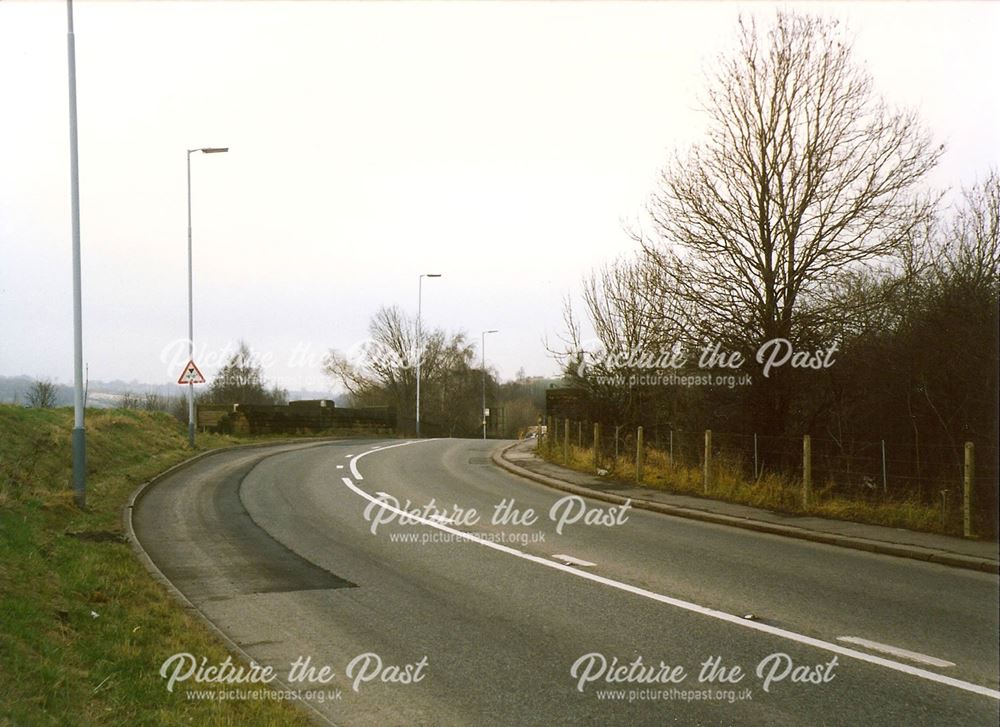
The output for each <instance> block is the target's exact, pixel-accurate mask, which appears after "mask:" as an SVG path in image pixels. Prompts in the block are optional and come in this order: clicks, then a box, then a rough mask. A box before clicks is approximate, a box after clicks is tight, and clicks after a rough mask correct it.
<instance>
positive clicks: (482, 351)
mask: <svg viewBox="0 0 1000 727" xmlns="http://www.w3.org/2000/svg"><path fill="white" fill-rule="evenodd" d="M498 332H499V331H497V330H496V329H495V328H494V329H492V330H489V331H483V345H482V346H481V347H480V350H481V353H482V356H483V439H486V334H487V333H498Z"/></svg>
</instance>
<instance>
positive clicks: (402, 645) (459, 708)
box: [133, 439, 1000, 725]
mask: <svg viewBox="0 0 1000 727" xmlns="http://www.w3.org/2000/svg"><path fill="white" fill-rule="evenodd" d="M496 447H497V443H496V442H488V443H487V442H483V441H480V440H450V439H449V440H423V441H420V442H399V441H382V442H378V441H364V442H362V441H356V440H355V441H344V442H335V443H330V444H327V445H323V446H315V445H313V446H306V447H302V446H295V447H291V446H288V445H284V446H279V447H273V448H267V449H262V450H235V451H229V452H223V453H219V454H216V455H212V456H209V457H206V458H203V459H202V460H199V461H198V462H197V463H195V464H194V465H192V466H191V467H189V468H187V469H184V470H181V471H178V472H177V473H175V474H173V475H171V476H169V477H168V478H166V479H164V480H162V481H160V482H159V483H158V484H156V485H155V486H153V487H152V488H150V489H149V490H148V491H147V492H146V493H145V494H144V496H143V497H142V498H141V499H140V500H139V501H138V502H137V504H136V505H135V508H134V510H133V522H134V528H135V533H136V537H137V540H138V542H139V543H140V544H141V546H142V548H144V549H145V551H146V552H147V553H148V555H149V558H150V559H151V560H152V562H153V563H154V564H155V565H156V567H157V568H158V569H159V570H160V571H161V572H162V573H163V575H164V576H165V577H166V578H167V579H168V580H169V581H170V582H171V583H172V584H173V585H174V586H175V587H176V588H177V589H178V590H179V591H180V592H181V593H182V594H184V596H185V597H186V598H187V599H188V600H189V601H190V602H191V603H192V604H193V605H194V606H195V607H196V608H197V609H198V610H199V611H200V612H201V613H202V614H203V615H204V616H205V617H206V618H207V619H209V620H210V621H211V622H212V623H213V624H215V625H216V626H217V627H218V628H219V629H220V630H221V631H222V632H223V633H224V634H225V635H226V636H228V637H229V638H230V639H231V640H232V641H233V642H235V643H236V644H237V645H238V646H239V647H240V648H241V649H242V650H243V651H244V652H245V653H246V654H248V655H249V656H250V657H251V658H252V659H254V660H255V661H256V662H258V663H259V664H261V665H270V666H272V667H273V668H274V669H275V671H276V672H277V673H278V674H279V675H280V676H281V678H282V679H284V677H285V675H287V674H288V671H289V666H290V665H291V664H293V663H294V662H296V660H299V663H300V664H302V663H303V660H304V659H305V658H307V657H308V658H309V660H310V661H309V666H313V667H316V668H317V670H318V668H319V667H321V666H324V665H326V666H329V667H330V668H331V669H332V671H333V675H332V676H330V675H327V678H328V683H327V684H325V685H322V684H320V682H319V681H314V682H311V683H310V682H308V681H306V682H300V683H298V684H295V685H294V686H296V687H297V688H300V689H303V690H310V692H311V693H310V694H308V695H305V696H309V697H311V700H310V701H309V705H310V709H312V710H313V711H312V716H313V718H314V719H316V720H318V721H323V720H327V721H329V722H331V723H335V724H344V725H368V724H371V725H387V724H399V725H414V724H426V725H452V724H454V725H470V724H481V725H494V724H496V725H528V724H538V725H549V724H594V725H609V724H612V725H613V724H621V725H632V724H650V725H664V724H668V725H669V724H676V725H730V724H732V725H765V724H768V725H770V724H775V725H776V724H781V725H799V724H801V725H814V724H829V725H841V724H843V725H858V724H867V725H883V724H884V725H894V724H901V725H903V724H905V725H912V724H927V725H938V724H940V725H958V724H961V725H994V724H997V723H998V722H1000V717H998V704H1000V701H998V700H1000V692H998V691H997V690H998V687H1000V676H998V675H1000V663H998V645H997V636H998V633H1000V624H998V612H997V608H998V603H1000V598H998V579H997V577H996V576H993V575H988V574H983V573H976V572H973V571H966V570H958V569H951V568H947V567H944V566H940V565H934V564H930V563H924V562H919V561H911V560H904V559H898V558H892V557H888V556H880V555H874V554H870V553H864V552H859V551H852V550H843V549H838V548H836V547H832V546H825V545H819V544H813V543H809V542H805V541H798V540H789V539H784V538H780V537H777V536H771V535H765V534H759V533H753V532H750V531H745V530H735V529H730V528H726V527H722V526H717V525H711V524H707V523H701V522H697V521H690V520H683V519H678V518H672V517H668V516H664V515H659V514H656V513H650V512H642V511H617V512H616V511H613V510H612V511H609V506H607V505H606V504H603V503H598V502H596V501H594V502H584V501H580V500H566V499H565V498H566V495H565V493H561V492H555V491H553V490H550V489H548V488H545V487H543V486H540V485H536V484H534V483H532V482H529V481H527V480H523V479H521V478H519V477H516V476H514V475H511V474H508V473H506V472H504V471H502V470H500V469H498V468H496V467H495V466H493V465H492V464H491V463H490V459H489V456H490V453H491V452H492V451H493V450H494V449H495V448H496ZM554 506H555V507H556V509H555V510H554V511H553V510H552V508H553V507H554ZM498 508H500V509H499V510H498ZM415 510H418V511H419V512H418V513H417V514H415V515H414V516H413V517H410V518H406V517H404V516H403V514H402V512H401V511H403V512H408V513H413V512H414V511H415ZM529 510H531V511H533V513H534V515H535V517H536V519H535V521H534V522H524V518H525V514H526V513H527V512H528V511H529ZM560 519H561V520H562V521H563V522H562V526H561V527H559V521H560ZM528 520H530V517H529V518H528ZM586 521H590V523H589V524H588V523H587V522H586ZM373 530H374V532H373ZM557 530H558V531H561V532H558V531H557ZM747 616H750V618H745V617H747ZM364 655H369V656H364ZM376 655H377V656H376ZM168 656H169V655H164V658H165V659H166V658H167V657H168ZM615 659H617V662H615V661H614V660H615ZM637 660H640V661H638V662H637ZM714 660H717V661H714ZM352 662H353V663H352ZM706 662H709V666H717V667H719V668H716V669H715V670H714V672H715V673H714V681H712V680H709V679H708V678H706V679H704V680H702V679H700V677H701V676H703V674H702V672H703V671H705V672H707V671H708V669H707V668H706V669H704V670H703V664H705V663H706ZM379 666H381V669H380V668H379ZM155 667H156V668H157V669H158V668H159V665H155ZM733 667H740V668H741V669H742V672H743V674H742V676H740V675H739V674H738V673H735V672H734V671H732V669H733ZM758 669H759V670H760V672H759V673H758ZM768 675H770V676H771V679H770V681H769V682H768ZM313 676H314V677H318V676H319V674H318V671H316V672H313ZM671 678H672V679H673V681H672V682H670V681H668V680H669V679H671ZM795 678H798V679H799V681H797V682H796V681H793V679H795ZM726 679H729V680H732V682H733V683H728V682H727V681H723V680H726ZM810 680H812V681H818V682H819V683H812V681H810ZM189 681H190V680H189ZM285 682H286V683H287V682H288V680H285ZM405 682H409V683H405ZM766 682H767V683H766ZM765 683H766V686H767V689H765ZM274 686H277V685H274ZM320 686H322V688H323V689H324V690H325V691H324V692H323V693H322V694H320V693H319V687H320ZM191 688H195V689H199V688H205V687H204V686H194V685H191ZM303 715H304V716H305V715H307V713H306V712H305V711H304V712H303Z"/></svg>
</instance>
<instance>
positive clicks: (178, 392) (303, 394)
mask: <svg viewBox="0 0 1000 727" xmlns="http://www.w3.org/2000/svg"><path fill="white" fill-rule="evenodd" d="M34 383H35V379H34V378H32V377H30V376H0V403H3V404H22V405H23V404H24V403H25V402H26V401H27V398H28V391H29V390H30V389H31V386H32V384H34ZM55 387H56V406H72V405H73V387H72V386H67V385H66V384H55ZM147 393H148V394H158V395H159V396H163V397H171V396H182V395H184V388H183V387H181V386H178V385H177V384H146V383H143V382H140V381H121V380H115V381H91V382H89V383H88V385H87V407H88V408H93V409H114V408H115V407H116V406H118V402H119V401H120V400H121V397H122V395H124V394H139V395H143V394H147ZM288 399H289V401H294V400H296V399H333V400H334V401H335V402H336V403H337V406H346V404H347V397H346V396H344V395H332V394H331V393H330V392H329V391H310V390H308V389H297V390H295V391H289V392H288Z"/></svg>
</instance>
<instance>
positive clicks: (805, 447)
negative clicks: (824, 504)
mask: <svg viewBox="0 0 1000 727" xmlns="http://www.w3.org/2000/svg"><path fill="white" fill-rule="evenodd" d="M811 501H812V440H811V439H810V438H809V435H808V434H805V435H803V436H802V507H809V503H810V502H811Z"/></svg>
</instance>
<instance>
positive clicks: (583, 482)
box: [493, 439, 1000, 573]
mask: <svg viewBox="0 0 1000 727" xmlns="http://www.w3.org/2000/svg"><path fill="white" fill-rule="evenodd" d="M493 462H494V463H495V464H497V465H498V466H500V467H502V468H503V469H505V470H507V471H508V472H511V473H513V474H516V475H520V476H521V477H526V478H527V479H530V480H534V481H535V482H538V483H540V484H543V485H548V486H549V487H553V488H555V489H558V490H563V491H565V492H571V493H573V494H576V495H581V496H585V497H591V498H594V499H597V500H603V501H605V502H610V503H613V504H616V505H620V504H622V503H623V502H625V501H626V500H631V506H632V507H633V508H636V509H639V510H652V511H655V512H660V513H664V514H666V515H673V516H675V517H684V518H689V519H694V520H702V521H705V522H711V523H717V524H720V525H730V526H733V527H738V528H744V529H746V530H755V531H757V532H762V533H771V534H773V535H782V536H785V537H790V538H799V539H802V540H811V541H813V542H816V543H826V544H828V545H837V546H840V547H844V548H854V549H855V550H866V551H869V552H872V553H882V554H884V555H895V556H899V557H902V558H913V559H916V560H924V561H929V562H932V563H940V564H942V565H948V566H953V567H957V568H968V569H970V570H978V571H983V572H986V573H1000V548H998V544H997V543H996V542H990V541H982V540H970V539H965V538H958V537H953V536H950V535H937V534H935V533H920V532H916V531H912V530H904V529H902V528H890V527H885V526H882V525H868V524H865V523H855V522H849V521H846V520H834V519H830V518H822V517H815V516H812V515H792V514H788V513H780V512H772V511H770V510H764V509H762V508H757V507H751V506H749V505H740V504H737V503H731V502H722V501H719V500H711V499H708V498H702V497H695V496H693V495H675V494H671V493H669V492H664V491H662V490H657V489H654V488H650V487H639V486H636V485H634V484H628V483H623V482H619V481H615V480H609V479H608V478H606V477H599V476H597V475H592V474H587V473H585V472H577V471H576V470H571V469H568V468H566V467H561V466H559V465H557V464H553V463H551V462H547V461H546V460H544V459H542V458H541V457H539V456H538V455H537V454H535V440H533V439H527V440H522V441H520V442H515V443H514V444H511V445H508V446H506V447H504V448H502V449H498V450H496V451H494V453H493Z"/></svg>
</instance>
